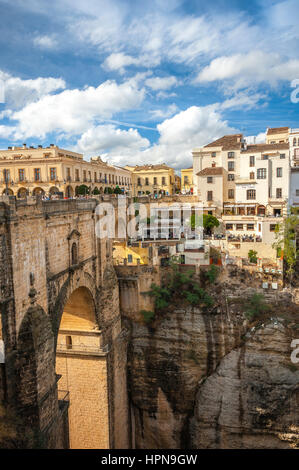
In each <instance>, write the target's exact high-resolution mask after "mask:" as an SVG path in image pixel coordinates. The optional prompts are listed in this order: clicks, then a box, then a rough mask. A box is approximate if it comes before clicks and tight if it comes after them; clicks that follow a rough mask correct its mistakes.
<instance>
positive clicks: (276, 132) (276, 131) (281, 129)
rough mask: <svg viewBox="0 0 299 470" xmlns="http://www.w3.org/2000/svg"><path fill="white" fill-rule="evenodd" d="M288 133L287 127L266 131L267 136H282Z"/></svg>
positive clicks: (271, 128) (272, 128) (270, 128)
mask: <svg viewBox="0 0 299 470" xmlns="http://www.w3.org/2000/svg"><path fill="white" fill-rule="evenodd" d="M288 131H289V127H269V129H267V135H272V134H284V133H286V132H288Z"/></svg>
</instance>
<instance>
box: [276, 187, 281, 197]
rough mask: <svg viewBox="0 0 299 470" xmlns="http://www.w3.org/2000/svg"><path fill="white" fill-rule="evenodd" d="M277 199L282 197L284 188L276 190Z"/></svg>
mask: <svg viewBox="0 0 299 470" xmlns="http://www.w3.org/2000/svg"><path fill="white" fill-rule="evenodd" d="M276 197H278V198H280V197H282V188H276Z"/></svg>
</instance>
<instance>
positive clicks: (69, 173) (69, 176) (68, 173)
mask: <svg viewBox="0 0 299 470" xmlns="http://www.w3.org/2000/svg"><path fill="white" fill-rule="evenodd" d="M66 179H67V181H71V169H70V168H67V169H66Z"/></svg>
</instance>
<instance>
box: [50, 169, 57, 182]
mask: <svg viewBox="0 0 299 470" xmlns="http://www.w3.org/2000/svg"><path fill="white" fill-rule="evenodd" d="M50 180H51V181H56V168H50Z"/></svg>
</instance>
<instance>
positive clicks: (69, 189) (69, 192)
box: [65, 186, 74, 197]
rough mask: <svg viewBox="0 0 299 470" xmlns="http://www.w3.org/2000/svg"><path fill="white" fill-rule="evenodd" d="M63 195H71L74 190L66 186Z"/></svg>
mask: <svg viewBox="0 0 299 470" xmlns="http://www.w3.org/2000/svg"><path fill="white" fill-rule="evenodd" d="M65 195H66V197H73V195H74V190H73V188H72V187H71V186H67V188H66V190H65Z"/></svg>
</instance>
